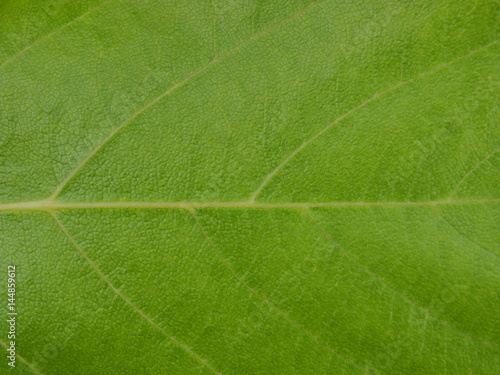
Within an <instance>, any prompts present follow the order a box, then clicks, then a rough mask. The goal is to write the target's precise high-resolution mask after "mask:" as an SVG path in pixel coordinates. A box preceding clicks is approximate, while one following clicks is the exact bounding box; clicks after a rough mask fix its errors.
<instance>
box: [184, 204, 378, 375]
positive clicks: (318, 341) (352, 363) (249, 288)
mask: <svg viewBox="0 0 500 375" xmlns="http://www.w3.org/2000/svg"><path fill="white" fill-rule="evenodd" d="M190 213H191V216H192V217H193V219H194V221H195V223H196V225H197V226H198V228H199V229H200V231H201V233H202V234H203V236H204V237H205V239H206V241H207V242H208V243H209V244H210V246H211V247H212V248H213V249H214V251H215V253H216V254H217V257H218V258H219V259H220V260H221V261H222V263H223V264H224V266H225V267H226V268H227V269H228V270H229V272H231V275H232V276H233V277H234V278H235V279H236V280H237V281H238V282H239V283H240V284H241V285H243V286H244V287H245V288H246V289H248V291H250V292H251V293H252V294H253V295H255V296H256V297H257V298H259V299H260V300H262V301H263V302H265V303H266V304H267V305H268V306H269V307H270V308H272V309H273V310H275V311H276V312H277V313H278V314H279V315H281V316H282V317H283V318H285V320H286V321H288V322H289V323H290V324H292V325H293V326H294V327H296V328H298V329H299V330H300V331H301V332H303V333H305V334H306V335H307V336H309V337H310V338H311V339H313V340H314V341H316V342H317V343H318V344H320V345H321V346H322V347H324V348H326V349H327V350H328V351H329V352H331V353H333V354H334V355H336V356H337V357H339V358H340V359H341V360H343V361H345V362H347V363H349V364H351V365H353V366H355V367H356V368H357V369H358V370H361V371H362V372H365V373H368V374H370V371H368V369H367V368H365V367H362V366H360V365H358V364H357V363H356V362H354V361H353V360H352V359H350V358H348V357H346V356H344V355H343V354H341V353H339V352H338V351H336V350H335V349H333V348H331V347H330V346H329V345H328V344H326V343H325V342H324V341H323V340H321V339H320V338H319V337H317V336H316V335H314V334H313V333H312V332H310V331H309V330H307V329H306V328H304V327H303V326H302V325H301V324H300V323H298V322H297V321H296V320H294V319H292V318H290V316H289V315H288V314H287V313H286V312H284V311H283V310H281V309H280V308H279V307H277V306H276V305H275V304H274V303H272V302H271V301H270V300H269V299H268V298H267V297H265V296H263V295H261V294H259V293H258V292H257V291H256V290H255V289H254V288H252V287H251V286H250V285H248V283H247V282H246V281H245V280H243V279H242V278H241V277H240V276H239V275H238V274H237V273H236V271H235V270H234V269H233V267H232V266H231V264H230V263H229V262H228V260H227V259H226V258H224V256H223V255H222V252H221V251H220V250H219V248H218V247H217V245H216V244H215V243H214V242H213V240H212V239H211V238H210V236H209V235H208V233H207V232H206V231H205V228H204V227H203V226H202V225H201V223H200V221H199V220H198V217H197V216H196V214H195V212H194V210H190Z"/></svg>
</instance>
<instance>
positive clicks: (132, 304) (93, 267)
mask: <svg viewBox="0 0 500 375" xmlns="http://www.w3.org/2000/svg"><path fill="white" fill-rule="evenodd" d="M49 213H50V214H51V216H52V218H53V219H54V221H55V222H56V224H57V226H58V227H59V229H60V230H61V231H62V232H63V233H64V235H65V236H66V237H67V239H68V240H69V242H71V244H72V245H73V246H74V248H75V249H76V250H77V251H78V252H79V253H80V255H81V256H82V257H83V258H84V259H85V261H86V262H87V263H88V264H89V265H90V267H92V269H93V270H94V271H95V273H96V274H97V275H98V276H99V278H100V279H101V280H103V281H104V282H105V283H106V284H107V285H108V286H109V287H110V288H111V290H112V291H113V292H114V293H115V294H116V295H117V296H118V297H120V298H121V299H122V300H123V301H124V302H125V303H126V304H127V305H128V306H130V307H131V308H132V310H134V312H135V313H137V314H138V315H139V316H140V317H141V318H143V319H144V320H145V321H147V322H148V323H149V324H150V325H152V326H153V327H154V328H155V329H156V330H158V331H159V332H161V333H162V334H163V335H165V336H166V337H168V338H169V339H170V340H172V341H173V342H174V343H175V344H176V345H177V346H179V347H180V348H182V349H183V350H184V351H185V352H186V353H188V354H189V355H190V356H192V357H193V358H195V359H196V360H197V361H198V362H199V363H201V364H202V365H203V366H205V367H206V368H208V369H209V370H211V371H212V372H213V373H214V374H219V375H220V374H221V373H220V372H218V371H217V370H215V369H214V368H213V367H212V366H211V365H210V364H208V363H207V361H206V360H204V359H203V358H201V357H200V356H199V355H198V354H196V353H195V352H194V351H193V350H192V349H191V348H190V347H189V346H187V345H186V344H184V343H182V342H180V341H179V340H178V339H177V338H175V337H174V336H172V335H171V334H169V333H168V332H167V331H165V330H164V329H163V328H162V327H160V326H159V325H158V324H157V323H156V322H155V321H154V320H153V319H151V318H150V317H149V316H148V315H146V313H145V312H144V311H142V310H141V309H140V308H138V307H137V306H136V305H135V304H134V303H133V302H132V301H131V300H130V299H129V298H128V297H127V296H126V295H124V294H123V293H122V292H121V291H120V289H118V288H116V287H115V286H114V285H113V283H111V281H110V280H109V279H108V278H107V276H106V275H105V274H104V273H103V272H102V271H101V270H100V269H99V267H97V265H96V264H95V263H94V262H93V261H92V259H90V258H89V257H88V255H87V254H86V253H85V251H84V250H83V249H82V247H81V246H80V245H79V244H78V243H77V242H76V240H75V239H74V238H73V236H72V235H71V234H70V233H69V232H68V230H67V229H66V227H65V226H64V225H63V223H62V222H61V221H60V220H59V218H58V217H57V215H56V214H55V213H54V212H49Z"/></svg>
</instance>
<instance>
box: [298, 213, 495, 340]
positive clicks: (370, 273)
mask: <svg viewBox="0 0 500 375" xmlns="http://www.w3.org/2000/svg"><path fill="white" fill-rule="evenodd" d="M306 212H307V214H308V216H309V217H310V219H311V220H312V222H313V223H314V224H315V225H316V227H318V229H319V230H320V231H321V232H322V233H323V234H324V235H325V236H326V237H327V238H328V239H330V241H332V243H333V244H334V245H335V246H337V247H338V248H339V249H340V251H341V252H342V253H343V254H344V255H345V256H346V257H347V258H349V259H350V260H351V261H352V262H353V263H355V264H356V265H357V266H358V267H360V268H361V269H363V270H364V271H365V272H366V273H368V274H369V275H371V276H372V277H373V278H375V279H377V280H378V281H380V282H381V283H382V284H384V285H385V286H386V287H387V288H389V289H390V290H392V291H393V292H394V293H396V294H397V295H399V296H400V297H402V298H403V299H404V300H405V301H406V302H408V303H409V304H411V305H412V306H415V307H416V308H418V309H419V310H421V311H423V312H424V313H425V314H427V315H428V316H430V317H431V318H432V319H434V320H436V321H437V322H439V323H440V324H441V325H443V326H445V327H447V328H450V329H452V330H454V331H456V332H458V333H460V334H461V335H463V336H466V337H467V338H468V339H470V340H473V341H477V342H479V343H481V344H483V345H485V346H488V347H490V348H494V349H500V348H498V347H496V346H494V345H493V344H491V343H489V342H488V341H486V340H483V339H480V338H478V337H475V336H472V335H470V334H468V333H466V332H464V331H461V330H460V329H458V328H457V327H455V326H453V325H451V324H450V323H449V322H447V321H445V320H442V319H440V318H438V317H437V316H435V315H434V314H432V313H431V311H430V310H428V309H427V308H425V307H423V306H420V305H419V304H418V303H417V302H415V301H413V300H412V299H410V298H409V297H408V296H407V295H405V294H404V293H402V292H400V291H399V290H397V289H396V288H394V287H393V286H392V285H391V284H389V283H388V282H387V281H386V280H385V279H384V278H382V277H381V276H379V275H378V274H376V273H375V272H373V271H372V270H371V269H369V268H368V267H367V266H366V265H365V264H363V263H361V262H360V261H359V260H358V259H357V258H356V257H355V256H354V255H352V253H351V252H349V251H348V250H347V249H346V248H345V247H343V246H342V245H341V244H339V243H338V242H337V241H335V239H334V238H333V237H332V236H331V235H330V234H329V233H328V232H327V231H326V230H325V229H324V228H323V227H322V226H321V224H320V223H319V222H318V221H317V220H316V219H315V218H314V216H313V215H312V214H311V212H310V210H307V211H306Z"/></svg>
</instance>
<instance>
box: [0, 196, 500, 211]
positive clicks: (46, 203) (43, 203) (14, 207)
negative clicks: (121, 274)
mask: <svg viewBox="0 0 500 375" xmlns="http://www.w3.org/2000/svg"><path fill="white" fill-rule="evenodd" d="M484 203H500V199H464V200H437V201H427V202H323V203H321V202H317V203H315V202H285V203H259V202H249V201H239V202H62V201H56V200H38V201H28V202H14V203H3V204H0V211H53V210H72V209H74V210H78V209H106V208H109V209H119V208H137V209H141V208H146V209H147V208H151V209H154V208H163V209H188V210H189V209H198V208H270V209H271V208H297V209H307V208H315V207H406V206H440V205H462V204H484Z"/></svg>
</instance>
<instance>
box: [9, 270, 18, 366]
mask: <svg viewBox="0 0 500 375" xmlns="http://www.w3.org/2000/svg"><path fill="white" fill-rule="evenodd" d="M7 322H8V324H9V331H8V333H7V339H8V341H7V346H8V348H7V354H8V355H7V359H8V362H7V363H8V365H9V366H10V367H16V324H17V307H16V266H15V265H9V266H7Z"/></svg>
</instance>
